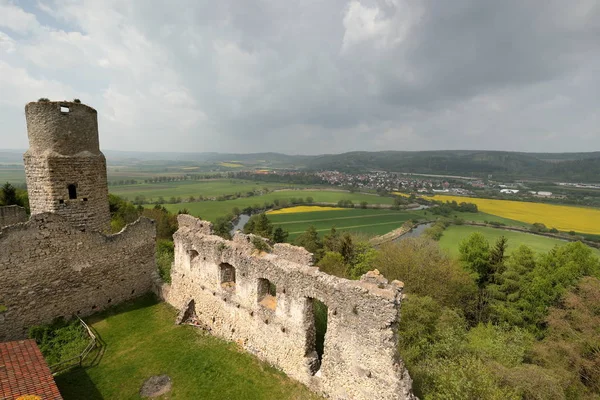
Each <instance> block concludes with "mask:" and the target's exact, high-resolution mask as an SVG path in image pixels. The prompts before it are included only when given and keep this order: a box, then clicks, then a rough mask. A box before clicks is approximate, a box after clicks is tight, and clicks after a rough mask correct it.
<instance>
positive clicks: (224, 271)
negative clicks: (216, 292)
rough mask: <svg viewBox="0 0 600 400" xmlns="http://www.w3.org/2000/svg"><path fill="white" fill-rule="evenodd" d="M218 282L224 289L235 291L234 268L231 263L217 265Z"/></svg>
mask: <svg viewBox="0 0 600 400" xmlns="http://www.w3.org/2000/svg"><path fill="white" fill-rule="evenodd" d="M219 283H220V284H221V287H222V288H223V289H224V290H228V291H235V268H234V267H233V265H231V264H227V263H221V264H220V265H219Z"/></svg>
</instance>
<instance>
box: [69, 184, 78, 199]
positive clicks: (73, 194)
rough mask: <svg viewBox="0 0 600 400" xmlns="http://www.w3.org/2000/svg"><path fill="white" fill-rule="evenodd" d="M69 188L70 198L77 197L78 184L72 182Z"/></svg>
mask: <svg viewBox="0 0 600 400" xmlns="http://www.w3.org/2000/svg"><path fill="white" fill-rule="evenodd" d="M67 189H68V190H69V199H70V200H74V199H76V198H77V186H75V185H74V184H70V185H69V186H67Z"/></svg>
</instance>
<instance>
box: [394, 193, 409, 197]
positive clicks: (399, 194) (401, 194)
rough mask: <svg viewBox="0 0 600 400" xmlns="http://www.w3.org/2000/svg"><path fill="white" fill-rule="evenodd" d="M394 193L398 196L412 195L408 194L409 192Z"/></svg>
mask: <svg viewBox="0 0 600 400" xmlns="http://www.w3.org/2000/svg"><path fill="white" fill-rule="evenodd" d="M392 194H395V195H396V196H402V197H410V194H408V193H402V192H392Z"/></svg>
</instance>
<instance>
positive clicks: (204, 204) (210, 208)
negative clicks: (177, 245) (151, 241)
mask: <svg viewBox="0 0 600 400" xmlns="http://www.w3.org/2000/svg"><path fill="white" fill-rule="evenodd" d="M292 197H296V198H299V197H302V198H304V199H306V198H307V197H312V198H313V199H314V201H316V202H325V203H337V202H338V201H340V200H344V199H349V200H352V201H353V202H354V203H360V202H361V201H366V202H368V203H369V204H392V202H393V201H394V199H392V198H391V197H380V196H376V195H369V194H362V193H348V192H334V191H326V190H315V191H312V190H282V191H277V192H273V193H268V194H266V195H263V196H254V197H244V198H239V199H235V200H225V201H201V202H196V203H178V204H165V205H164V206H165V208H166V209H167V210H169V211H171V212H174V213H176V212H177V211H179V210H182V209H184V208H186V209H187V210H188V212H189V213H190V214H191V215H194V216H196V217H200V218H202V219H205V220H207V221H214V220H215V219H216V218H218V217H221V216H223V215H225V214H227V213H230V212H231V210H232V209H233V207H238V208H240V209H243V208H245V207H249V206H253V205H255V204H258V205H261V206H262V205H263V204H264V203H265V202H273V200H275V199H280V200H281V199H287V200H289V199H290V198H292ZM146 207H153V206H152V205H147V206H146Z"/></svg>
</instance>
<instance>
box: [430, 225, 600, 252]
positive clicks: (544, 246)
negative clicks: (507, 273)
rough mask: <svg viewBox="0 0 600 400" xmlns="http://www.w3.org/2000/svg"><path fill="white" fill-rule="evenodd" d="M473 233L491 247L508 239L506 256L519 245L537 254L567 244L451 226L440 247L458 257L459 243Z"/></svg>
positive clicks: (504, 231) (542, 238) (486, 228)
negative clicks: (476, 233)
mask: <svg viewBox="0 0 600 400" xmlns="http://www.w3.org/2000/svg"><path fill="white" fill-rule="evenodd" d="M474 232H479V233H481V234H482V235H483V236H485V238H486V239H487V240H488V241H489V242H490V244H491V245H493V244H494V243H495V242H496V240H497V239H498V238H499V237H500V236H504V237H506V238H507V239H508V250H507V252H508V254H510V253H512V252H513V251H514V250H516V249H517V248H518V247H519V246H520V245H522V244H524V245H526V246H528V247H530V248H531V249H532V250H533V251H535V252H537V253H547V252H548V251H550V250H552V249H553V248H554V246H557V245H558V246H564V245H565V244H567V243H568V242H566V241H564V240H559V239H553V238H549V237H545V236H540V235H534V234H530V233H523V232H513V231H506V230H503V229H497V228H490V227H481V226H469V225H453V226H450V227H448V228H446V230H444V234H443V236H442V238H441V239H440V247H441V248H443V249H446V250H448V251H449V252H450V254H451V255H453V256H458V254H459V251H458V247H459V244H460V242H461V241H463V240H464V239H466V238H467V237H469V235H471V234H472V233H474ZM594 252H595V253H596V254H597V255H599V256H600V250H598V249H594Z"/></svg>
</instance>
